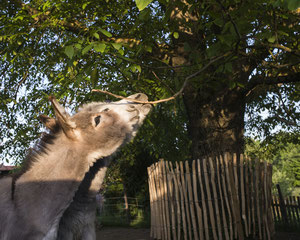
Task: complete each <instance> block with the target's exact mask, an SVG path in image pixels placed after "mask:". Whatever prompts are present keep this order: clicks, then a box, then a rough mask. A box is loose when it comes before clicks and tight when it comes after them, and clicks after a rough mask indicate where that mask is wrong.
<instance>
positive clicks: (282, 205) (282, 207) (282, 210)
mask: <svg viewBox="0 0 300 240" xmlns="http://www.w3.org/2000/svg"><path fill="white" fill-rule="evenodd" d="M276 187H277V191H278V198H279V206H280V213H281V217H282V219H283V221H284V222H285V223H287V224H288V223H289V219H288V215H287V211H286V206H285V202H284V198H283V195H282V193H281V189H280V186H279V184H276Z"/></svg>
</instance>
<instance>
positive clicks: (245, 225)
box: [240, 154, 249, 237]
mask: <svg viewBox="0 0 300 240" xmlns="http://www.w3.org/2000/svg"><path fill="white" fill-rule="evenodd" d="M245 168H246V164H244V156H243V154H240V184H241V202H242V219H243V222H244V227H245V234H246V237H248V236H249V234H248V224H247V216H246V199H245V187H244V170H245Z"/></svg>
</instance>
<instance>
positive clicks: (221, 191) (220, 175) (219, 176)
mask: <svg viewBox="0 0 300 240" xmlns="http://www.w3.org/2000/svg"><path fill="white" fill-rule="evenodd" d="M220 158H221V156H217V157H216V173H217V180H218V187H219V194H220V202H221V212H222V219H223V225H224V234H225V239H226V240H229V234H228V225H227V219H226V214H225V206H224V199H223V195H224V198H225V202H226V201H228V199H227V198H226V195H227V194H226V190H225V186H224V185H223V188H222V184H221V181H222V182H223V181H224V180H223V177H224V174H223V171H222V166H220ZM223 184H224V182H223ZM230 217H231V216H230Z"/></svg>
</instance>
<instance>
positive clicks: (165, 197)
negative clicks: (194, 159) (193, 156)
mask: <svg viewBox="0 0 300 240" xmlns="http://www.w3.org/2000/svg"><path fill="white" fill-rule="evenodd" d="M160 164H161V170H162V177H163V179H162V180H163V201H164V206H165V213H164V214H165V218H166V224H167V226H166V231H167V239H168V240H171V227H170V211H169V201H168V198H169V194H168V185H167V171H166V168H165V162H164V161H162V160H161V161H160Z"/></svg>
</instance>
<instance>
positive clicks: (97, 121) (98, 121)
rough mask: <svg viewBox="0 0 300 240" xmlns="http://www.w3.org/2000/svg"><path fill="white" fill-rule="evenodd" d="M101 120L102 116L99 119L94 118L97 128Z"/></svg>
mask: <svg viewBox="0 0 300 240" xmlns="http://www.w3.org/2000/svg"><path fill="white" fill-rule="evenodd" d="M100 118H101V116H97V117H95V118H94V121H95V124H96V127H97V125H98V124H99V123H100Z"/></svg>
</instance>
